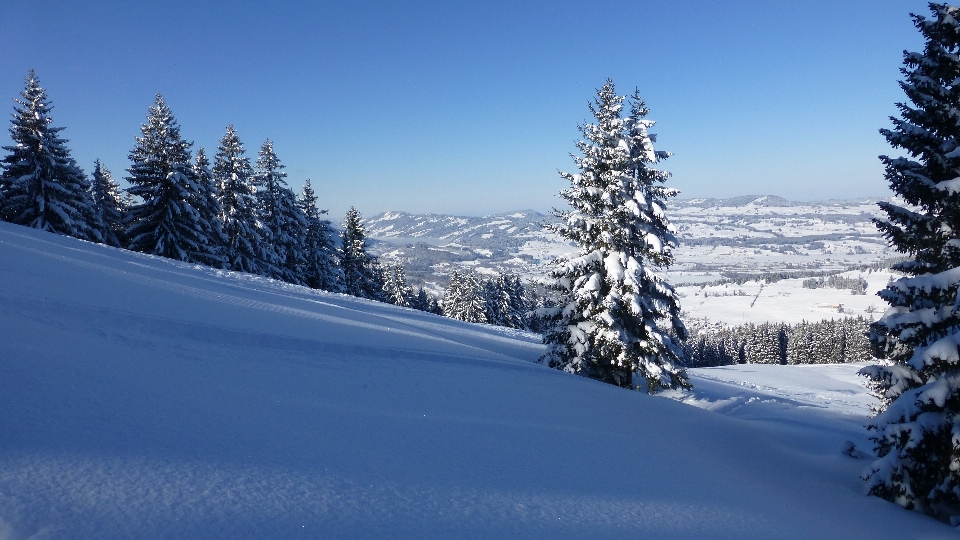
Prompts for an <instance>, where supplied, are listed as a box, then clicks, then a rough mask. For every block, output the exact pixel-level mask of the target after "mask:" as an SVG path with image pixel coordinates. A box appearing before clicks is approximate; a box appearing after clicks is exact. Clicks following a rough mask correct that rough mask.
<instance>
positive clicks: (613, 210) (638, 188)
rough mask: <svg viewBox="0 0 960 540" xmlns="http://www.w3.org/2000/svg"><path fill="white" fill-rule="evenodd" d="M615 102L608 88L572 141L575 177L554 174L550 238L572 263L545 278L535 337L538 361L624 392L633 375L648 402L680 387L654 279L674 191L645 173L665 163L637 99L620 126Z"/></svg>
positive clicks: (668, 321)
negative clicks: (544, 320)
mask: <svg viewBox="0 0 960 540" xmlns="http://www.w3.org/2000/svg"><path fill="white" fill-rule="evenodd" d="M624 100H625V98H624V97H622V96H618V95H617V94H616V91H615V88H614V84H613V82H612V81H610V80H609V79H608V80H607V82H606V84H604V85H603V87H602V88H601V89H599V90H598V91H597V97H596V101H595V103H594V104H591V105H590V111H591V112H592V113H593V115H594V117H595V119H596V123H595V124H585V125H583V126H581V127H580V131H581V133H582V134H583V136H584V139H585V140H582V141H580V142H578V143H577V148H578V149H579V150H580V152H581V153H582V156H574V161H575V163H576V166H577V168H578V169H579V170H580V172H579V173H578V174H568V173H561V176H563V178H565V179H566V180H568V181H569V182H570V188H569V189H567V190H565V191H563V192H562V193H561V196H562V197H563V198H564V199H565V200H566V201H567V202H568V203H569V205H570V207H571V209H570V210H567V211H557V212H556V215H557V217H559V218H560V219H561V220H562V224H560V225H557V226H555V227H551V228H552V230H553V231H555V232H556V233H558V234H559V235H560V236H562V237H563V238H565V239H567V240H571V241H573V242H574V243H575V244H576V245H577V246H579V256H577V257H573V258H571V259H569V260H564V261H561V262H560V264H559V265H558V267H557V268H556V269H555V270H554V271H553V272H552V274H551V275H552V277H553V278H554V279H555V280H556V287H557V289H558V290H559V291H560V293H561V294H562V296H563V299H562V302H563V303H562V305H561V306H559V307H558V308H556V309H555V310H554V317H555V319H554V322H553V327H552V328H551V329H550V330H549V331H548V332H547V333H546V334H545V335H544V342H545V343H546V344H547V345H548V347H549V349H548V352H547V354H545V355H544V356H543V358H542V361H545V362H547V363H548V364H549V365H550V366H552V367H555V368H558V369H562V370H565V371H568V372H571V373H581V374H583V375H586V376H589V377H593V378H596V379H599V380H602V381H606V382H609V383H611V384H615V385H618V386H622V387H625V388H633V387H634V373H636V374H638V375H639V376H640V377H641V378H642V379H644V380H645V382H646V389H647V391H648V392H656V391H658V390H660V389H662V388H677V387H686V386H689V383H688V382H687V378H686V374H685V373H684V371H683V370H682V369H681V368H679V367H677V363H678V362H679V361H680V360H681V357H682V354H683V350H682V348H681V344H680V343H677V342H676V341H675V340H674V338H672V337H670V334H671V333H672V334H673V335H675V336H677V338H678V339H679V340H681V341H682V340H685V339H686V337H687V332H686V328H685V327H684V326H683V322H682V321H681V320H680V317H679V314H680V305H679V302H678V300H677V296H676V294H675V293H674V290H673V288H672V287H671V286H670V285H669V284H668V283H666V282H665V281H664V280H663V279H662V278H660V277H659V276H658V275H657V273H656V272H655V269H657V268H664V267H666V266H668V265H669V264H670V263H671V262H672V260H673V256H672V251H671V250H672V248H673V247H674V246H675V245H676V243H677V240H676V237H675V236H674V234H673V227H672V226H671V225H670V224H669V222H668V220H667V218H666V215H665V213H664V208H665V200H666V199H667V198H668V197H672V196H675V195H676V193H677V192H676V191H675V190H673V189H670V188H667V187H665V186H663V185H662V184H663V182H664V181H665V180H666V179H667V178H668V177H669V173H667V172H665V171H661V170H658V169H655V168H653V167H654V166H655V165H657V164H659V162H661V161H663V160H664V159H666V158H667V157H668V155H669V154H667V153H666V152H662V151H656V150H654V148H653V143H654V138H655V137H654V136H653V135H652V134H650V133H649V131H648V130H649V128H650V127H652V126H653V125H654V122H653V121H651V120H648V119H646V115H647V113H648V109H647V107H646V106H645V105H644V103H643V101H642V100H641V99H640V96H639V94H638V93H634V95H633V96H632V97H631V105H632V107H631V111H630V114H629V116H628V117H627V118H624V117H623V114H622V108H623V103H624Z"/></svg>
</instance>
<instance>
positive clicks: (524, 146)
mask: <svg viewBox="0 0 960 540" xmlns="http://www.w3.org/2000/svg"><path fill="white" fill-rule="evenodd" d="M911 11H913V12H917V13H923V14H926V13H928V9H927V7H926V2H921V1H914V0H898V1H890V0H870V1H860V0H849V1H837V0H834V1H816V0H806V1H789V2H787V1H783V2H780V1H775V0H768V1H724V2H708V1H702V2H698V1H660V2H649V1H624V2H601V1H589V2H587V1H584V2H557V1H544V2H526V1H522V0H511V1H508V2H497V1H490V0H486V1H483V2H469V1H457V2H402V1H398V2H386V1H382V2H368V1H363V0H359V1H351V2H336V3H334V2H286V1H283V0H276V1H272V2H263V1H257V2H251V1H244V0H238V1H230V2H227V1H224V2H202V1H198V2H192V1H187V2H179V1H163V2H157V1H150V0H142V1H137V2H126V1H123V2H119V1H118V2H113V3H111V2H77V1H62V2H60V1H50V0H38V1H35V2H17V1H9V2H3V3H2V4H0V99H2V101H0V103H3V102H5V103H7V105H5V106H4V107H8V108H7V109H6V110H8V111H10V112H12V110H13V102H12V101H7V100H11V99H12V98H14V97H16V96H18V94H19V92H20V91H21V90H22V89H23V79H24V77H25V76H26V74H27V70H29V69H31V68H32V69H35V70H36V71H37V75H38V76H39V78H40V81H41V83H42V85H43V86H44V87H45V88H46V89H47V91H48V95H49V96H50V98H51V99H52V101H53V103H54V105H55V109H54V120H55V125H58V126H63V127H65V128H66V129H65V130H64V131H63V135H64V136H65V137H66V138H68V139H70V141H71V142H70V147H71V149H72V151H73V154H74V157H75V158H76V159H77V160H78V161H79V162H80V164H81V165H82V166H83V167H84V168H85V169H86V170H87V171H88V172H89V171H90V170H91V169H92V163H93V160H94V158H97V157H99V158H100V159H101V160H102V161H103V162H104V164H106V165H107V166H108V167H109V168H110V169H111V170H112V171H113V172H114V176H115V177H122V176H124V175H125V174H126V173H125V169H126V168H127V167H128V166H129V162H128V160H127V154H128V152H129V151H130V149H131V148H132V147H133V143H134V137H136V136H137V135H138V134H139V126H140V124H141V123H142V122H143V120H144V117H145V115H146V113H147V108H148V106H149V105H150V104H151V103H152V102H153V95H154V94H155V93H157V92H159V93H162V94H163V95H164V96H165V98H166V99H167V103H168V104H169V105H170V106H171V108H172V109H173V111H174V113H175V114H176V116H177V119H178V120H179V122H180V125H181V128H182V133H183V135H184V136H185V137H186V138H187V139H188V140H192V141H194V142H195V143H196V144H195V147H194V148H195V149H196V148H197V147H201V146H202V147H204V148H206V149H207V151H208V154H210V155H212V153H213V151H214V150H215V148H216V145H217V142H218V141H219V139H220V137H221V136H222V135H223V132H224V130H225V128H226V126H227V124H230V123H232V124H234V125H235V126H236V128H237V131H238V133H239V135H240V138H241V140H243V142H244V143H245V145H246V148H247V151H248V155H250V156H251V157H255V155H256V150H257V149H258V148H259V146H260V144H261V143H262V142H263V140H264V139H265V138H268V137H269V138H270V139H272V140H273V141H274V142H275V148H276V151H277V153H278V155H279V157H280V159H281V161H283V163H284V164H285V165H286V166H287V171H288V173H289V180H290V184H291V185H292V186H293V187H295V188H297V189H299V187H300V186H302V183H303V180H304V179H305V178H310V179H312V182H313V184H314V186H315V187H316V188H317V191H318V193H319V195H320V198H321V201H320V202H321V205H322V206H323V207H326V208H329V209H330V211H331V216H332V218H334V219H335V220H337V221H339V220H340V219H341V218H342V216H343V212H344V211H345V210H346V208H347V207H349V206H350V205H355V206H357V208H358V209H359V210H360V211H361V212H362V213H363V214H364V215H372V214H374V213H376V212H380V211H384V210H406V211H411V212H444V213H459V214H472V215H479V214H483V213H491V212H499V211H506V210H514V209H520V208H533V209H537V210H541V211H543V210H548V209H549V208H551V207H553V206H557V205H560V204H561V203H562V201H561V200H560V199H559V198H558V197H557V196H556V195H557V193H558V192H559V191H560V190H561V189H563V188H564V187H565V183H564V181H563V180H562V179H561V178H560V177H559V176H558V175H557V170H558V169H559V170H570V169H572V168H573V166H572V162H571V160H570V157H569V153H570V152H573V151H575V147H574V142H575V141H576V140H577V138H578V137H579V133H578V131H577V129H576V126H577V124H578V123H582V122H584V121H586V120H588V119H589V111H588V110H587V107H586V104H587V102H588V101H589V100H590V99H591V98H592V96H593V95H594V91H595V89H596V88H597V87H599V86H601V85H602V84H603V81H604V79H605V78H607V77H610V78H612V79H613V80H614V81H615V82H616V84H617V88H618V90H619V91H620V93H621V94H627V93H630V92H631V91H632V90H633V88H634V87H638V88H639V89H640V91H641V94H642V95H643V96H644V98H645V100H646V101H647V104H648V105H649V107H650V108H651V115H650V117H651V118H653V119H655V120H657V121H658V125H657V126H656V128H655V129H654V132H656V133H657V134H658V135H659V139H658V143H659V144H658V149H661V150H667V151H671V152H673V153H674V154H675V155H674V156H673V157H671V158H670V159H669V160H667V161H665V162H664V163H663V168H664V169H666V170H668V171H670V172H672V173H673V175H674V176H673V178H672V180H671V184H672V185H673V186H674V187H677V188H679V189H680V190H681V191H682V195H681V196H683V197H724V196H733V195H743V194H778V195H782V196H785V197H787V198H792V199H801V200H803V199H806V200H813V199H825V198H848V197H859V196H873V195H886V194H888V189H887V185H886V182H885V181H884V180H883V178H882V168H881V166H880V164H879V161H878V160H877V157H876V156H877V155H879V154H882V153H887V152H889V151H890V150H889V148H888V147H887V146H886V143H885V142H884V140H883V138H882V137H881V136H880V135H879V134H878V133H877V129H878V128H880V127H885V126H887V125H888V124H889V120H888V116H890V115H891V114H895V113H896V109H895V107H894V103H895V102H897V101H901V100H902V99H903V94H902V92H901V91H900V89H899V87H898V86H897V84H896V83H897V80H898V79H899V77H900V74H899V71H898V70H899V68H900V65H901V62H902V51H903V50H904V49H910V50H916V49H919V48H920V47H921V44H922V42H921V39H920V36H919V33H918V32H917V31H916V30H915V29H914V27H913V26H912V23H911V21H910V18H909V16H908V13H909V12H911ZM2 139H3V140H4V141H5V142H4V143H3V144H9V142H6V141H8V137H7V136H4V137H3V138H2Z"/></svg>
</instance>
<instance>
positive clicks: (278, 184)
mask: <svg viewBox="0 0 960 540" xmlns="http://www.w3.org/2000/svg"><path fill="white" fill-rule="evenodd" d="M283 169H284V166H283V165H282V164H281V163H280V159H279V158H278V157H277V153H276V152H275V151H274V150H273V142H271V141H270V139H267V140H266V141H264V143H263V145H262V146H261V147H260V152H259V153H258V155H257V164H256V167H255V172H254V185H256V186H257V208H258V211H259V213H260V222H261V223H263V224H264V226H265V227H266V229H267V231H269V240H270V243H271V245H272V246H273V251H274V252H275V253H276V254H277V260H278V264H277V265H276V267H275V268H276V274H275V275H273V276H272V277H275V278H277V279H282V280H283V281H286V282H289V283H297V284H303V283H304V282H305V281H304V279H303V269H304V266H305V265H306V254H305V250H304V232H305V231H306V229H307V226H308V223H307V217H306V216H305V215H304V213H303V211H302V210H301V208H300V206H299V205H298V204H297V198H296V196H295V195H294V194H293V191H291V190H290V187H289V186H288V185H287V181H286V180H285V178H286V177H287V173H285V172H284V171H283Z"/></svg>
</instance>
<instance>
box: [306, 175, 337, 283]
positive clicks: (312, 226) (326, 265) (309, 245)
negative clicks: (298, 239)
mask: <svg viewBox="0 0 960 540" xmlns="http://www.w3.org/2000/svg"><path fill="white" fill-rule="evenodd" d="M297 204H299V205H300V210H301V211H302V212H303V215H304V216H305V217H306V219H307V228H306V229H305V231H304V235H303V252H304V259H305V260H304V269H303V279H304V282H305V283H306V285H307V286H309V287H313V288H314V289H321V290H324V291H332V292H340V291H341V290H342V288H343V273H342V272H341V271H340V263H339V261H338V260H337V240H336V232H335V231H334V230H333V225H332V224H331V223H330V220H328V219H324V218H323V214H325V213H326V210H320V209H319V208H318V207H317V195H316V193H315V192H314V191H313V186H311V185H310V179H309V178H308V179H307V181H306V182H304V185H303V192H302V193H301V194H300V198H299V200H298V202H297Z"/></svg>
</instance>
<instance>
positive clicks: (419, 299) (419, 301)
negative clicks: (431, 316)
mask: <svg viewBox="0 0 960 540" xmlns="http://www.w3.org/2000/svg"><path fill="white" fill-rule="evenodd" d="M430 300H431V299H430V297H429V296H427V291H425V290H424V289H423V287H420V289H419V290H417V294H416V296H414V297H413V299H412V300H410V307H412V308H414V309H419V310H420V311H427V312H429V311H430Z"/></svg>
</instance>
